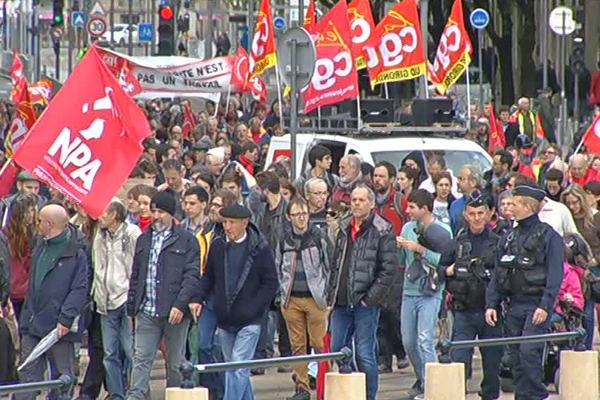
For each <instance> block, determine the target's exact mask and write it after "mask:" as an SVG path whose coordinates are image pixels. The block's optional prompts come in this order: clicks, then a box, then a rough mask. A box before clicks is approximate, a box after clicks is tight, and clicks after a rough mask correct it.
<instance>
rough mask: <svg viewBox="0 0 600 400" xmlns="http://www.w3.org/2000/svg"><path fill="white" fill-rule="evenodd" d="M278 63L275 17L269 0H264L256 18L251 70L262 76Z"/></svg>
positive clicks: (253, 73) (255, 74)
mask: <svg viewBox="0 0 600 400" xmlns="http://www.w3.org/2000/svg"><path fill="white" fill-rule="evenodd" d="M276 64H277V56H276V54H275V36H274V35H273V17H272V16H271V4H270V2H269V0H263V1H262V4H261V5H260V11H259V12H258V18H257V19H256V29H255V31H254V37H253V38H252V46H251V47H250V71H252V76H260V75H262V74H263V73H264V72H265V71H266V70H268V69H269V68H271V67H274V66H275V65H276Z"/></svg>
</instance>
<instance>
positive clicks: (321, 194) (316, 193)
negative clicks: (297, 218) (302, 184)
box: [309, 192, 328, 197]
mask: <svg viewBox="0 0 600 400" xmlns="http://www.w3.org/2000/svg"><path fill="white" fill-rule="evenodd" d="M309 193H310V194H314V195H315V196H319V197H320V196H327V193H328V192H309Z"/></svg>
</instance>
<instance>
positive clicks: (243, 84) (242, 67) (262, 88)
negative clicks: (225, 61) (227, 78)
mask: <svg viewBox="0 0 600 400" xmlns="http://www.w3.org/2000/svg"><path fill="white" fill-rule="evenodd" d="M231 86H232V87H233V88H234V89H233V91H234V92H241V93H252V95H253V96H254V97H255V98H257V99H259V100H260V101H261V102H263V103H266V102H267V86H266V85H265V83H264V81H263V80H262V78H259V77H257V76H253V77H251V76H250V65H249V59H248V53H246V50H244V48H243V47H242V46H240V47H239V48H238V53H237V55H236V57H235V61H234V63H233V69H232V71H231Z"/></svg>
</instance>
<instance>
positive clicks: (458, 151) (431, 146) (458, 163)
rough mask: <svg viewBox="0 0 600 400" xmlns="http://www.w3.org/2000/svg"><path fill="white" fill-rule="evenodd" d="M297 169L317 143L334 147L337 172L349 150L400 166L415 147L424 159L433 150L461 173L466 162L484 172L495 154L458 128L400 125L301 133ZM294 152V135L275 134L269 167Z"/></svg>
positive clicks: (370, 160) (370, 159) (364, 157)
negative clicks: (281, 157) (491, 155)
mask: <svg viewBox="0 0 600 400" xmlns="http://www.w3.org/2000/svg"><path fill="white" fill-rule="evenodd" d="M296 142H297V145H296V151H297V159H296V171H298V174H300V172H301V171H306V169H308V168H310V166H309V165H308V152H309V150H310V148H311V147H312V146H314V145H316V144H321V145H323V146H325V147H327V148H329V149H330V150H331V154H332V157H333V164H332V167H331V168H332V171H331V172H333V173H335V174H337V169H338V164H339V161H340V159H341V158H342V157H344V156H345V155H348V154H358V155H359V156H360V157H361V159H362V160H363V161H364V162H367V163H369V164H372V165H375V164H377V163H378V162H380V161H388V162H390V163H392V164H393V165H394V166H396V168H399V167H400V166H401V164H402V160H403V159H404V157H406V156H407V155H408V154H409V153H410V152H412V151H415V150H416V151H421V152H423V156H424V159H427V155H429V154H431V153H434V152H435V153H438V154H441V155H443V156H444V159H445V160H446V165H447V166H448V167H449V168H450V169H451V170H452V172H453V173H454V176H458V172H459V170H460V169H461V168H462V167H463V166H464V165H472V166H476V167H478V168H479V170H480V171H481V173H484V172H485V171H487V170H489V169H491V168H492V158H491V157H490V155H489V154H488V153H487V152H486V151H485V150H484V149H483V148H481V146H479V145H478V144H477V143H475V142H472V141H470V140H467V139H463V138H461V137H458V135H457V130H456V129H452V128H434V127H426V128H424V127H401V128H397V129H388V128H386V129H375V130H370V131H365V130H363V131H362V132H361V133H360V134H347V133H345V134H331V133H327V134H321V133H299V134H298V135H297V136H296ZM289 155H290V135H289V134H288V135H284V136H281V137H272V138H271V145H270V147H269V152H268V153H267V160H266V163H265V168H267V167H268V166H269V165H270V164H271V163H273V162H276V161H277V159H278V158H279V157H280V156H289Z"/></svg>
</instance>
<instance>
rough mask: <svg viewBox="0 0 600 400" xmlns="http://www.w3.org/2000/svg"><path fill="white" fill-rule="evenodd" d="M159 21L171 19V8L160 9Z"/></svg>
mask: <svg viewBox="0 0 600 400" xmlns="http://www.w3.org/2000/svg"><path fill="white" fill-rule="evenodd" d="M159 14H160V19H163V20H166V21H170V20H172V19H173V10H171V7H163V8H161V9H160V12H159Z"/></svg>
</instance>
